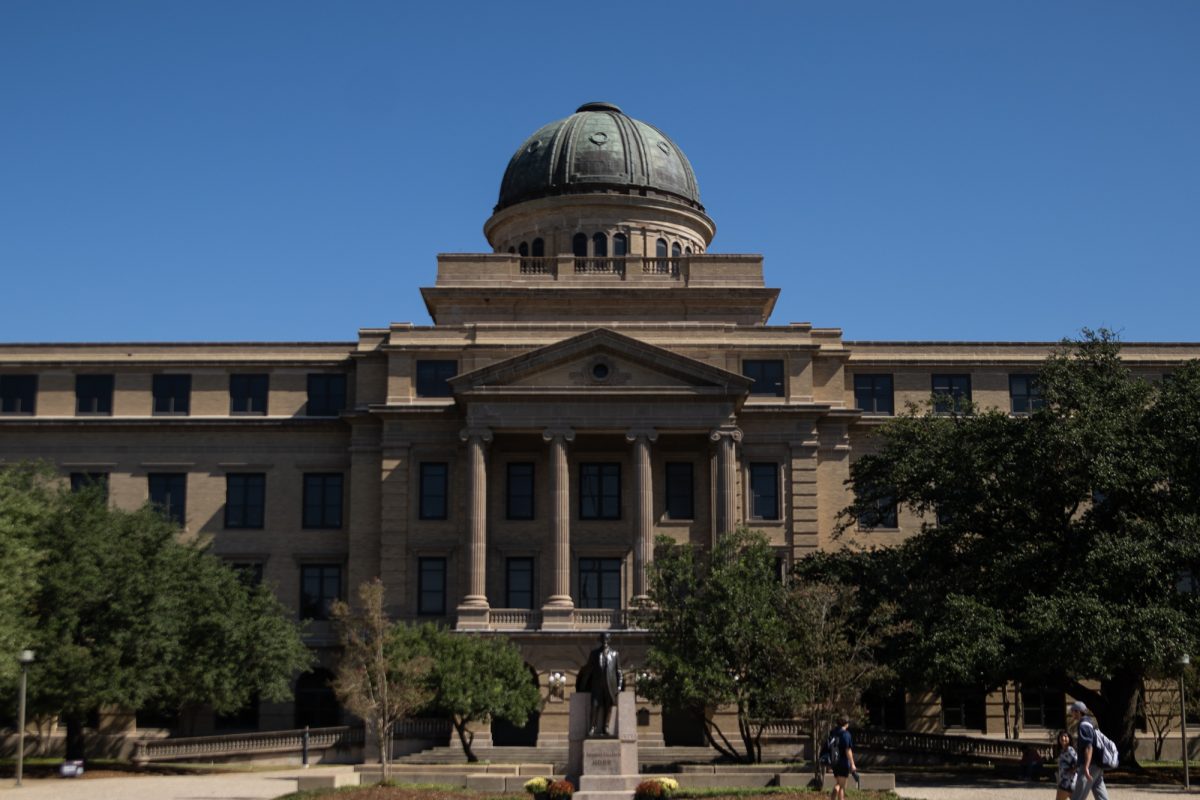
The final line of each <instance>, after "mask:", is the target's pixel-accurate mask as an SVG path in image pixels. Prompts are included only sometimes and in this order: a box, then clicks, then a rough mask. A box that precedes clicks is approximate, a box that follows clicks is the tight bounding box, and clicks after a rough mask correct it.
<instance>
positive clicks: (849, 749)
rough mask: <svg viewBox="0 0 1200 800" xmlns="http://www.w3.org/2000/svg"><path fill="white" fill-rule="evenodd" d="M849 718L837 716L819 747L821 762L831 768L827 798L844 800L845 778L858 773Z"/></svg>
mask: <svg viewBox="0 0 1200 800" xmlns="http://www.w3.org/2000/svg"><path fill="white" fill-rule="evenodd" d="M849 728H850V718H849V717H847V716H846V715H845V714H843V715H842V716H840V717H838V721H837V725H836V726H835V727H834V728H833V729H832V730H830V731H829V736H827V737H826V738H825V744H824V745H823V746H822V747H821V763H822V764H825V765H827V766H829V767H832V768H833V790H832V791H831V792H830V793H829V800H846V779H847V778H849V777H850V776H851V775H855V776H857V775H858V767H856V766H855V764H854V740H853V739H851V738H850V730H849Z"/></svg>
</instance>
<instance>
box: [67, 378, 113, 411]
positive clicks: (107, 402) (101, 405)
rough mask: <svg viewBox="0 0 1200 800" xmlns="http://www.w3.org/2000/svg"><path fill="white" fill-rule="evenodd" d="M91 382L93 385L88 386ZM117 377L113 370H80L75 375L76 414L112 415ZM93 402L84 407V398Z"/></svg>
mask: <svg viewBox="0 0 1200 800" xmlns="http://www.w3.org/2000/svg"><path fill="white" fill-rule="evenodd" d="M88 384H91V386H88ZM116 384H117V382H116V377H115V376H114V375H113V373H111V372H103V373H102V372H80V373H76V375H75V416H77V417H111V416H112V414H113V396H114V395H115V394H116ZM85 398H86V399H88V400H90V401H91V402H90V403H89V405H90V406H91V407H90V408H87V409H84V408H83V401H84V399H85Z"/></svg>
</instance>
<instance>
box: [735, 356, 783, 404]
mask: <svg viewBox="0 0 1200 800" xmlns="http://www.w3.org/2000/svg"><path fill="white" fill-rule="evenodd" d="M742 374H743V375H745V376H746V377H747V378H749V379H750V380H752V381H754V383H753V384H752V385H751V386H750V394H762V395H771V396H773V397H783V361H782V360H781V359H778V358H772V359H754V358H747V359H744V360H743V361H742Z"/></svg>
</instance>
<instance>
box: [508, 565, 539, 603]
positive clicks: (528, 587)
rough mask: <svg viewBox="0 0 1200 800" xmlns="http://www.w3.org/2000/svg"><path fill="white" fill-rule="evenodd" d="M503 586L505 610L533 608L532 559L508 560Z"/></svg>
mask: <svg viewBox="0 0 1200 800" xmlns="http://www.w3.org/2000/svg"><path fill="white" fill-rule="evenodd" d="M504 585H505V591H504V607H505V608H533V559H532V558H510V559H508V560H507V561H506V562H505V581H504Z"/></svg>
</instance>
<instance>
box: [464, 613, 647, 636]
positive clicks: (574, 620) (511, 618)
mask: <svg viewBox="0 0 1200 800" xmlns="http://www.w3.org/2000/svg"><path fill="white" fill-rule="evenodd" d="M647 613H653V612H646V611H642V610H639V609H636V608H576V609H575V610H574V611H573V612H572V614H571V624H572V626H573V627H574V628H575V629H576V630H591V631H603V630H627V631H640V630H645V629H646V614H647ZM488 627H489V628H490V629H491V630H495V631H536V630H540V629H541V627H542V612H541V610H540V609H533V608H493V609H490V610H489V611H488Z"/></svg>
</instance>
